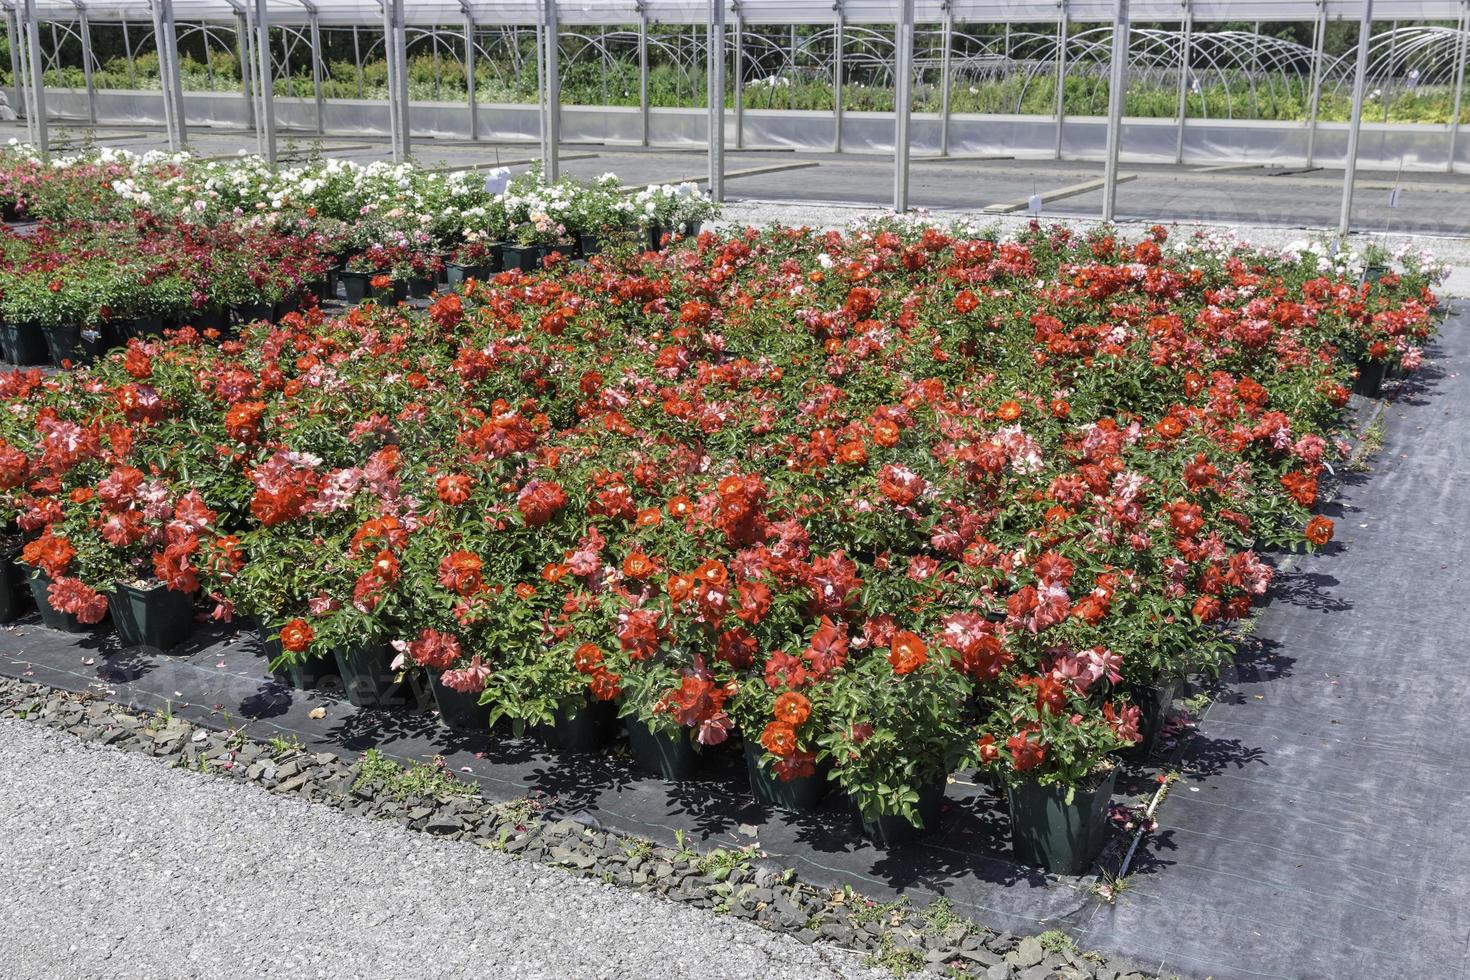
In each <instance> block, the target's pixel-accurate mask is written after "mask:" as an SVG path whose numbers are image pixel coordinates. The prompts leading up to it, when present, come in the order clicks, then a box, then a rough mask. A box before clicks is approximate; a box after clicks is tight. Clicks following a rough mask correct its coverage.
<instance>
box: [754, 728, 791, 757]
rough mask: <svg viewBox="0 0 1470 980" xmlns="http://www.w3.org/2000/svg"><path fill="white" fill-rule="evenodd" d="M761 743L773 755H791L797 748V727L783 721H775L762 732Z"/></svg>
mask: <svg viewBox="0 0 1470 980" xmlns="http://www.w3.org/2000/svg"><path fill="white" fill-rule="evenodd" d="M760 743H761V746H762V747H763V748H765V750H766V751H767V752H769V753H771V755H779V756H782V757H785V756H789V755H791V754H792V753H793V752H795V751H796V749H797V741H796V729H794V728H792V727H791V726H790V725H788V724H787V723H785V722H783V721H773V722H771V723H769V724H768V725H766V727H765V730H764V731H762V732H761V735H760Z"/></svg>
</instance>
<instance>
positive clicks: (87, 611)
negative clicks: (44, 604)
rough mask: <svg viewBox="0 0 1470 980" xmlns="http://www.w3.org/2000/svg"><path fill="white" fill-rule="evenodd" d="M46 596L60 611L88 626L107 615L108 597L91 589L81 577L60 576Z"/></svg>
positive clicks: (100, 620)
mask: <svg viewBox="0 0 1470 980" xmlns="http://www.w3.org/2000/svg"><path fill="white" fill-rule="evenodd" d="M46 598H47V600H48V601H49V602H50V603H51V605H52V606H53V607H54V608H55V609H57V610H58V611H60V612H64V613H70V614H71V615H73V616H75V617H76V618H77V622H79V623H82V624H83V625H86V626H91V625H93V624H94V623H100V622H102V620H103V619H104V618H105V617H106V616H107V597H106V596H105V595H102V594H101V593H99V592H97V591H95V590H93V589H90V588H88V587H87V586H86V584H85V583H83V582H82V581H81V580H80V579H75V578H66V577H62V578H58V579H56V580H55V581H53V582H52V583H51V587H50V588H49V589H47V590H46Z"/></svg>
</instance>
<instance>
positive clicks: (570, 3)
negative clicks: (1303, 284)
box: [4, 0, 1470, 231]
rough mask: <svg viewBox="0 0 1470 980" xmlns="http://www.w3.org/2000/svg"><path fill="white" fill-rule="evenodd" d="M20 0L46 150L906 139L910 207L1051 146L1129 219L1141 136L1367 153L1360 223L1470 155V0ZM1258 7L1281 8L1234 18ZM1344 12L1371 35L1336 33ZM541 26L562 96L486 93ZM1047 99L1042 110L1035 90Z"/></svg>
mask: <svg viewBox="0 0 1470 980" xmlns="http://www.w3.org/2000/svg"><path fill="white" fill-rule="evenodd" d="M4 7H5V12H6V18H7V22H8V25H7V26H8V29H9V32H10V37H12V38H16V39H19V40H20V41H21V42H22V43H17V44H11V45H10V46H9V58H10V66H9V67H10V73H11V78H12V79H13V80H14V81H15V87H14V90H13V92H12V93H11V94H12V99H13V104H14V105H15V106H16V108H17V111H19V112H20V113H21V114H22V115H24V117H25V118H26V120H27V122H28V125H29V128H30V138H31V141H32V142H34V143H35V144H36V145H38V146H39V147H41V148H43V149H45V148H46V147H47V146H48V133H47V127H48V123H52V122H57V121H82V122H84V123H90V124H99V123H132V124H139V123H149V122H151V123H161V124H162V125H164V126H165V127H166V129H167V133H168V138H169V142H170V144H171V145H172V146H175V147H181V146H183V145H184V144H185V142H186V141H187V139H188V134H189V129H190V127H191V126H211V127H220V126H226V127H236V128H240V129H245V130H253V131H254V132H255V133H256V135H257V139H258V147H259V150H260V152H261V153H262V154H263V155H264V156H265V157H266V158H267V159H271V160H274V158H275V155H276V152H277V137H278V134H280V133H284V132H298V133H302V132H304V133H309V134H328V133H331V134H339V135H340V134H354V133H357V134H363V133H375V134H380V135H385V136H388V137H390V139H391V145H392V148H393V154H394V156H395V157H396V158H399V159H402V158H405V157H407V156H408V155H409V153H410V146H411V140H412V138H413V137H447V138H459V139H468V140H480V139H495V140H526V141H539V144H540V151H539V154H540V156H541V157H542V159H543V160H544V168H545V172H546V173H547V175H548V176H551V177H555V176H556V175H557V174H558V147H559V146H560V145H561V144H562V143H563V142H600V143H607V144H624V145H634V146H639V145H641V146H649V145H655V146H669V145H672V146H677V145H686V146H701V147H703V146H707V147H708V168H709V171H708V173H709V176H708V179H709V189H710V193H711V195H712V196H713V197H714V198H715V199H716V200H719V199H721V198H722V196H723V175H724V152H725V147H726V146H727V145H731V146H733V147H736V148H750V147H762V146H771V147H785V148H797V149H807V150H823V151H837V152H843V151H851V152H863V151H867V152H881V153H892V155H893V158H894V171H893V198H892V203H893V206H894V207H895V208H896V209H898V210H905V209H906V208H907V206H908V189H907V188H908V172H909V163H910V159H911V154H914V153H918V154H933V155H939V156H944V155H951V154H953V155H968V154H985V153H999V152H1004V153H1014V154H1026V155H1051V156H1053V157H1054V158H1056V159H1063V158H1071V159H1087V160H1102V161H1104V162H1105V176H1106V184H1105V193H1104V196H1103V208H1102V217H1103V218H1104V219H1111V218H1112V217H1113V211H1114V204H1115V197H1116V195H1115V188H1116V178H1117V174H1118V163H1119V160H1120V159H1127V160H1137V161H1141V162H1161V163H1184V162H1186V161H1188V162H1194V163H1200V164H1206V165H1208V164H1228V163H1238V162H1241V161H1249V162H1257V163H1274V164H1281V165H1300V166H1306V167H1313V166H1320V165H1325V166H1332V167H1342V168H1343V169H1344V170H1345V171H1346V174H1345V180H1344V187H1343V201H1342V219H1341V228H1340V230H1344V231H1345V230H1346V227H1347V221H1348V215H1349V213H1350V209H1351V203H1352V191H1353V180H1354V171H1355V168H1356V167H1357V166H1359V165H1362V166H1365V167H1370V166H1371V167H1373V168H1376V169H1383V170H1394V169H1398V170H1405V169H1407V170H1439V171H1441V172H1446V171H1447V172H1451V173H1453V172H1456V171H1458V170H1460V169H1463V168H1466V167H1470V147H1467V141H1465V140H1462V139H1461V138H1460V133H1459V130H1460V122H1461V115H1462V113H1463V112H1464V111H1465V108H1466V107H1465V106H1464V103H1463V89H1464V77H1465V68H1466V55H1467V44H1470V0H1047V2H1041V0H1036V2H1027V0H1020V2H1005V3H1001V2H997V0H821V2H816V0H781V2H776V0H718V2H702V0H544V2H540V0H459V2H457V3H450V2H442V0H424V2H421V0H377V2H374V0H151V2H150V0H132V2H124V0H4ZM1261 21H1269V22H1270V23H1272V24H1280V23H1282V22H1295V23H1297V24H1299V25H1301V27H1302V29H1303V36H1309V37H1310V38H1311V43H1310V44H1303V43H1299V42H1296V41H1290V40H1283V39H1282V38H1281V37H1279V36H1273V35H1272V34H1270V33H1269V32H1266V31H1262V30H1260V29H1259V28H1260V22H1261ZM1241 22H1245V23H1247V24H1249V23H1251V22H1255V24H1256V27H1257V30H1255V31H1251V30H1245V31H1242V30H1238V29H1223V30H1221V29H1215V28H1217V27H1219V26H1221V25H1225V24H1239V23H1241ZM974 25H984V26H985V31H984V32H982V31H978V30H973V29H972V28H973V27H974ZM1043 26H1044V29H1042V27H1043ZM675 28H677V30H673V29H675ZM798 28H800V32H799V31H798ZM119 30H120V31H121V37H122V40H123V43H124V46H125V47H126V49H127V62H128V72H129V74H130V75H133V60H134V57H133V56H134V49H135V47H137V48H142V47H145V46H151V47H153V48H156V50H157V56H158V85H159V88H158V89H153V90H149V89H145V88H129V89H121V88H104V87H102V86H99V85H98V84H96V82H95V76H96V75H97V74H98V73H99V72H100V71H101V68H102V65H101V60H100V59H99V58H98V57H97V56H96V55H95V54H94V51H93V48H94V44H95V43H96V39H98V38H99V37H102V36H104V32H118V31H119ZM671 31H672V32H671ZM1333 31H1336V32H1337V33H1338V36H1342V35H1343V32H1344V31H1347V32H1349V34H1350V36H1355V37H1356V42H1355V43H1351V44H1350V45H1349V46H1348V47H1347V48H1346V50H1345V51H1343V52H1339V53H1330V52H1329V51H1328V45H1327V38H1328V36H1329V33H1331V32H1333ZM347 34H350V36H351V46H352V51H353V55H354V61H355V72H356V76H357V77H356V93H354V94H356V95H358V96H359V97H357V98H341V97H332V96H329V95H328V94H327V90H328V83H329V82H331V81H333V78H332V73H333V72H334V71H336V72H338V73H340V71H341V68H342V64H343V63H341V62H338V63H335V64H333V63H330V62H329V59H328V58H327V57H326V56H325V53H324V48H325V45H326V43H327V40H325V39H329V38H330V37H336V38H343V37H345V36H346V35H347ZM533 37H534V42H532V41H531V38H533ZM154 39H161V41H162V43H156V42H155V40H154ZM522 39H524V40H525V42H526V43H524V44H522V43H521V42H522ZM343 43H345V42H343ZM181 44H183V45H193V46H195V47H199V46H201V45H202V48H203V50H204V51H205V52H206V54H208V52H209V51H210V50H211V49H213V50H224V51H228V52H230V54H231V55H232V56H234V57H238V59H239V66H240V70H239V77H238V79H236V80H234V81H233V82H232V84H231V90H229V91H222V90H219V89H217V88H214V87H213V86H212V85H211V90H210V91H207V92H201V91H186V90H185V86H184V85H183V84H182V82H181V70H180V46H181ZM526 47H532V48H533V50H534V52H535V57H534V71H535V79H536V85H535V86H534V92H535V97H536V102H537V103H538V104H534V105H533V104H529V103H528V104H513V103H507V102H497V101H492V102H487V101H485V100H484V98H483V97H482V96H481V94H480V93H478V92H477V91H476V78H477V71H476V62H477V60H483V59H493V58H496V57H499V56H500V54H501V53H503V52H505V51H507V50H510V51H512V52H514V53H515V54H517V55H518V54H519V53H520V52H521V51H523V50H524V49H525V48H526ZM410 50H414V51H417V52H420V53H423V52H425V51H430V52H432V54H433V57H434V64H435V66H436V69H437V66H438V65H439V64H440V58H441V54H442V55H443V57H444V59H445V60H446V61H448V62H449V63H450V64H451V66H452V70H453V71H455V72H458V73H459V74H460V75H462V78H460V79H458V80H457V82H456V88H457V86H458V84H463V86H464V90H463V91H464V96H465V97H464V99H463V101H450V100H448V99H444V98H434V99H430V100H426V99H422V98H419V99H413V100H411V99H410V87H409V52H410ZM78 57H79V60H80V62H81V78H80V81H82V82H83V85H81V86H79V87H64V86H57V85H54V84H48V83H47V75H48V73H55V74H56V75H57V76H58V77H59V74H60V72H61V70H62V69H67V68H71V69H74V68H75V61H76V60H77V59H78ZM365 57H378V58H381V59H382V60H383V62H385V64H386V70H387V81H386V90H385V91H384V92H383V93H382V95H384V96H386V97H385V98H373V97H363V96H364V95H365V94H366V93H365V92H364V86H363V62H364V58H365ZM619 58H623V59H625V63H626V64H629V65H630V66H631V65H632V64H634V63H636V98H634V97H633V91H632V90H633V88H634V86H633V85H632V84H630V85H629V86H628V89H629V90H628V91H627V92H625V93H623V96H626V98H623V97H620V98H618V99H616V100H609V103H608V104H602V105H598V104H579V105H571V104H566V103H564V100H563V98H562V84H561V82H562V80H563V78H564V75H565V73H566V72H567V71H568V70H570V69H571V68H573V67H575V65H576V63H577V62H579V61H580V62H582V63H583V64H584V65H585V64H586V63H587V62H589V61H594V62H598V67H599V68H600V69H605V68H607V67H610V66H611V65H612V64H613V62H614V61H615V60H616V59H619ZM656 60H663V61H666V62H669V63H671V64H674V65H675V66H676V67H677V70H678V71H679V72H680V77H681V78H682V79H684V80H685V81H686V82H687V83H688V85H687V87H688V88H689V89H690V92H689V94H690V100H689V101H690V102H691V103H692V104H689V105H681V106H677V107H670V106H656V105H654V104H653V99H652V98H651V96H650V65H651V64H652V63H653V62H654V61H656ZM528 61H529V59H528ZM303 62H305V65H306V69H305V73H307V74H309V86H308V91H307V92H305V93H302V94H301V95H299V96H298V95H295V94H292V95H281V94H280V93H279V91H278V87H277V82H279V81H280V80H281V79H282V78H283V77H284V78H291V77H297V76H299V75H300V74H302V73H303V68H302V63H303ZM527 70H528V71H529V70H530V66H529V64H528V65H527ZM293 73H296V74H295V75H293ZM607 74H608V72H607V71H605V70H604V71H602V75H603V82H602V87H603V89H604V90H606V89H607V87H608V86H607V82H606V77H607ZM858 75H861V76H862V77H863V78H864V79H868V80H871V81H873V82H874V83H875V84H877V85H879V86H881V87H883V88H884V89H885V90H887V91H891V94H892V101H891V106H892V108H891V109H890V110H888V111H872V110H867V111H862V110H854V109H852V108H850V107H845V106H844V101H845V98H844V93H845V92H846V91H848V90H849V89H848V87H847V86H846V85H845V82H846V80H847V79H848V78H849V77H856V76H858ZM1002 76H1003V77H1004V79H1005V80H1006V83H1007V84H1008V85H1010V86H1011V88H1012V89H1014V90H1015V91H1017V92H1019V93H1021V94H1020V95H1019V96H1018V97H1017V98H1016V100H1015V102H1016V105H1015V107H1014V111H1012V112H1008V113H1006V112H965V111H957V110H956V108H955V102H956V101H957V95H958V94H960V89H961V86H970V85H972V84H973V82H974V80H976V79H987V78H999V77H1002ZM1084 76H1085V77H1087V78H1090V79H1092V80H1094V81H1095V82H1096V84H1095V86H1094V88H1093V90H1094V91H1097V92H1101V91H1103V88H1104V85H1105V88H1106V93H1107V95H1106V101H1105V105H1103V104H1099V105H1097V106H1095V107H1093V106H1088V107H1087V111H1086V112H1085V113H1083V114H1078V113H1076V112H1074V111H1069V109H1070V108H1071V107H1069V106H1068V105H1067V104H1066V99H1067V92H1068V85H1069V83H1071V82H1073V81H1075V80H1076V79H1078V78H1081V77H1084ZM812 79H818V80H820V82H821V85H822V87H823V91H824V92H827V93H829V94H828V95H827V96H825V98H826V99H827V103H828V105H827V107H826V108H824V109H821V110H812V109H800V110H796V109H791V108H789V107H788V108H780V107H778V106H776V105H775V102H776V101H777V100H776V99H775V98H774V97H771V98H766V99H764V100H763V101H764V102H765V104H764V105H753V104H751V102H752V100H751V98H750V96H749V94H748V93H749V92H750V91H752V86H759V85H762V84H764V85H765V86H766V87H767V89H768V90H771V91H774V90H776V89H778V88H785V87H790V86H792V85H793V84H794V83H797V82H802V81H808V82H809V81H811V80H812ZM1130 79H1135V80H1136V79H1146V80H1147V81H1148V82H1149V84H1150V85H1151V86H1152V87H1153V89H1154V90H1159V89H1163V90H1164V91H1166V92H1167V91H1169V90H1171V89H1172V94H1171V95H1170V96H1169V98H1168V101H1169V102H1171V103H1172V108H1171V110H1170V109H1168V108H1166V110H1165V111H1169V112H1170V115H1169V116H1160V115H1158V114H1155V115H1153V116H1152V117H1150V118H1141V117H1138V116H1137V115H1134V114H1130V113H1129V112H1128V111H1127V110H1128V105H1127V93H1128V90H1129V84H1130ZM439 80H440V79H439V75H437V74H436V76H435V91H436V92H437V91H438V89H439ZM732 82H733V84H732ZM1217 82H1218V83H1220V84H1222V85H1223V86H1224V90H1225V91H1226V92H1227V93H1229V92H1231V91H1234V92H1236V93H1237V95H1236V96H1235V99H1236V100H1239V101H1248V102H1249V105H1250V107H1252V108H1253V107H1255V106H1256V104H1257V102H1258V101H1261V102H1264V101H1266V100H1267V99H1273V100H1274V99H1275V98H1277V95H1278V92H1277V91H1276V90H1277V89H1279V87H1280V86H1282V85H1284V86H1286V87H1287V88H1288V89H1291V88H1293V87H1295V89H1296V94H1293V95H1292V98H1293V99H1294V100H1297V101H1300V103H1301V104H1302V111H1301V113H1300V116H1301V117H1300V118H1289V119H1283V118H1262V113H1259V112H1251V111H1249V110H1242V111H1240V112H1238V113H1237V111H1235V110H1236V108H1237V107H1236V106H1235V105H1234V103H1233V102H1230V103H1227V105H1226V113H1227V114H1226V115H1225V117H1223V118H1221V117H1220V115H1219V113H1218V111H1216V113H1215V114H1214V115H1211V114H1210V108H1209V106H1204V108H1203V110H1202V111H1200V110H1198V109H1196V108H1194V106H1195V103H1196V102H1201V103H1203V102H1207V101H1208V100H1207V99H1205V95H1204V88H1202V86H1205V87H1207V86H1211V85H1214V84H1216V83H1217ZM348 86H349V88H350V87H351V83H350V80H349V82H348ZM1232 86H1233V88H1232ZM1431 86H1435V87H1439V88H1441V89H1443V90H1445V91H1446V92H1447V98H1446V103H1447V105H1448V106H1449V111H1448V113H1447V117H1446V118H1443V119H1437V120H1435V121H1429V122H1424V121H1412V122H1403V121H1390V113H1389V107H1388V102H1389V100H1390V99H1391V98H1393V97H1394V93H1395V92H1397V93H1400V94H1401V95H1402V94H1403V93H1408V94H1410V95H1412V94H1413V93H1414V92H1416V91H1419V90H1423V89H1426V88H1428V87H1431ZM918 89H924V90H925V91H926V92H929V93H931V94H932V95H933V98H932V99H930V100H928V101H927V102H926V108H928V109H930V110H931V111H918V112H916V111H914V102H915V99H916V90H918ZM1267 89H1270V91H1267ZM967 90H968V91H974V89H973V88H969V89H967ZM1048 90H1049V91H1050V92H1051V93H1052V94H1053V99H1052V105H1051V106H1050V109H1051V111H1050V112H1049V113H1048V114H1046V115H1042V114H1039V113H1037V112H1036V111H1035V109H1034V106H1035V102H1036V98H1035V96H1036V95H1037V93H1041V92H1045V91H1048ZM290 91H292V92H293V93H294V92H295V88H294V87H292V88H291V89H290ZM1384 93H1388V94H1384ZM334 94H335V92H334ZM372 94H373V95H377V94H379V93H376V92H374V93H372ZM1329 97H1332V98H1339V97H1340V98H1342V99H1343V100H1344V101H1345V102H1346V103H1348V104H1350V106H1351V111H1350V114H1349V115H1348V118H1346V119H1345V120H1332V121H1329V120H1326V119H1323V118H1322V112H1321V108H1322V105H1323V103H1324V100H1325V99H1327V98H1329ZM1026 99H1029V102H1028V104H1029V105H1031V106H1032V110H1031V111H1029V112H1022V111H1020V105H1021V102H1022V101H1023V100H1026ZM629 103H631V104H629ZM932 110H937V111H932Z"/></svg>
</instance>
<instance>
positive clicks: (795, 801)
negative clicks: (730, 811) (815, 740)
mask: <svg viewBox="0 0 1470 980" xmlns="http://www.w3.org/2000/svg"><path fill="white" fill-rule="evenodd" d="M764 754H765V750H764V749H762V748H761V746H760V743H759V742H757V741H755V740H754V739H746V740H745V771H746V772H747V773H748V774H749V776H750V792H751V795H752V796H754V797H755V798H756V799H757V800H760V801H761V802H762V803H769V804H770V805H771V806H774V807H779V808H781V809H782V810H793V811H796V812H798V813H800V812H804V811H807V810H815V809H816V808H817V807H818V806H819V805H820V804H821V802H822V799H823V798H824V797H825V796H826V795H827V790H828V788H829V787H830V785H831V784H830V783H829V782H828V780H827V774H828V773H829V772H831V770H832V766H831V764H830V763H828V762H825V760H824V761H823V762H822V763H820V764H818V766H817V771H816V772H815V773H813V774H812V775H810V776H802V777H800V778H798V779H792V780H782V779H781V778H780V777H779V776H777V775H776V774H775V773H773V772H771V771H770V770H769V769H767V768H766V766H765V765H763V764H762V763H761V757H762V756H763V755H764Z"/></svg>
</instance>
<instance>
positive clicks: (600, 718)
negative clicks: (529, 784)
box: [535, 697, 618, 752]
mask: <svg viewBox="0 0 1470 980" xmlns="http://www.w3.org/2000/svg"><path fill="white" fill-rule="evenodd" d="M617 720H618V712H617V708H616V706H614V705H613V703H612V702H611V701H589V700H587V699H586V698H585V697H584V698H583V700H582V701H581V702H580V703H578V702H574V703H572V704H571V705H569V706H563V707H561V708H559V709H558V710H557V712H556V720H555V721H553V722H552V723H551V724H550V725H537V726H536V729H535V734H536V736H537V737H538V738H540V739H541V741H543V742H545V743H546V744H547V746H548V747H550V748H553V749H559V750H560V751H562V752H597V751H600V750H602V749H604V748H606V747H607V745H608V743H609V742H611V741H612V739H613V732H614V731H615V729H616V725H617Z"/></svg>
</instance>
